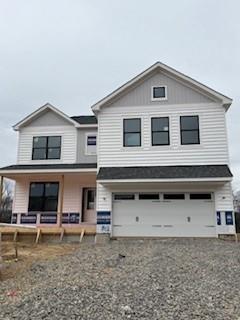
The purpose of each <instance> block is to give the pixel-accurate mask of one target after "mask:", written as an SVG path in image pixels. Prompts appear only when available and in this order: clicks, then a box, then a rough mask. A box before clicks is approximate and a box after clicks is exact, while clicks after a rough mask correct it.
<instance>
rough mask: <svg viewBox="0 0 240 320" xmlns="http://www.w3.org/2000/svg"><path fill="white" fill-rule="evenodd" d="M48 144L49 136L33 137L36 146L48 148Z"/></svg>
mask: <svg viewBox="0 0 240 320" xmlns="http://www.w3.org/2000/svg"><path fill="white" fill-rule="evenodd" d="M46 146H47V137H34V138H33V147H34V148H46Z"/></svg>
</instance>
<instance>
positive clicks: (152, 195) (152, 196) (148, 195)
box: [139, 193, 159, 200]
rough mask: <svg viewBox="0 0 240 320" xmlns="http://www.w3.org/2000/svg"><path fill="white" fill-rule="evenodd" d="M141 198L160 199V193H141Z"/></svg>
mask: <svg viewBox="0 0 240 320" xmlns="http://www.w3.org/2000/svg"><path fill="white" fill-rule="evenodd" d="M139 200H159V194H158V193H140V194H139Z"/></svg>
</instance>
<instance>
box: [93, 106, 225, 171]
mask: <svg viewBox="0 0 240 320" xmlns="http://www.w3.org/2000/svg"><path fill="white" fill-rule="evenodd" d="M182 115H199V122H200V141H201V144H200V145H188V146H186V145H185V146H183V145H181V142H180V116H182ZM161 116H169V117H170V119H169V120H170V146H155V147H152V146H151V117H161ZM128 117H133V118H134V117H140V118H141V121H142V146H141V147H129V148H127V147H125V148H124V147H123V119H124V118H128ZM98 123H99V129H98V131H99V134H98V148H99V149H98V166H99V167H104V166H105V167H106V166H141V165H146V166H148V165H149V166H154V165H196V164H227V163H228V162H229V161H228V147H227V135H226V125H225V110H224V108H223V107H222V106H221V105H218V104H216V103H206V104H205V103H202V104H184V105H183V104H182V105H154V106H153V105H151V106H138V107H136V106H117V105H115V106H108V107H106V108H104V109H102V111H101V112H100V114H99V116H98Z"/></svg>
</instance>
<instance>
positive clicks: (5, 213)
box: [0, 179, 13, 222]
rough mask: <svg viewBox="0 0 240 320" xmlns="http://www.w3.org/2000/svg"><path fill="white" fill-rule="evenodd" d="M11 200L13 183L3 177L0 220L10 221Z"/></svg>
mask: <svg viewBox="0 0 240 320" xmlns="http://www.w3.org/2000/svg"><path fill="white" fill-rule="evenodd" d="M12 202H13V185H12V183H11V182H10V181H9V180H7V179H4V181H3V188H2V201H1V204H0V222H1V221H2V222H10V221H11V213H12Z"/></svg>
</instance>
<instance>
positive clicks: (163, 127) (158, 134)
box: [151, 117, 169, 146]
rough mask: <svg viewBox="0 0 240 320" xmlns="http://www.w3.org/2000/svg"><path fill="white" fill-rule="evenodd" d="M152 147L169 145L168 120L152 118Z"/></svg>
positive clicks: (166, 118) (165, 118)
mask: <svg viewBox="0 0 240 320" xmlns="http://www.w3.org/2000/svg"><path fill="white" fill-rule="evenodd" d="M151 122H152V123H151V125H152V146H163V145H169V118H168V117H162V118H152V119H151Z"/></svg>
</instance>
